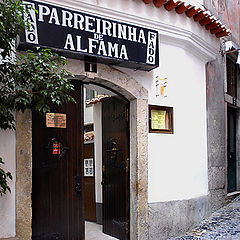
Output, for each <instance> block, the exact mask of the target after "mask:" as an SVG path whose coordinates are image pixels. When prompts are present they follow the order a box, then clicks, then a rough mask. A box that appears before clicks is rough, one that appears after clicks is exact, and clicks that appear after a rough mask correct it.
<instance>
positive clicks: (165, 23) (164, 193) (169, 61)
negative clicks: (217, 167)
mask: <svg viewBox="0 0 240 240" xmlns="http://www.w3.org/2000/svg"><path fill="white" fill-rule="evenodd" d="M46 2H50V3H55V4H57V5H62V6H66V7H70V8H72V9H76V10H79V11H84V12H87V13H90V14H94V15H98V16H102V17H105V18H112V19H116V20H120V21H123V22H127V23H131V24H136V25H138V26H144V27H147V28H153V29H156V30H158V31H159V33H160V34H161V37H160V42H161V47H160V67H159V68H158V69H156V70H154V71H151V72H141V71H133V70H130V69H121V71H124V72H125V73H127V74H129V75H130V76H131V77H133V78H135V79H137V80H138V81H139V82H140V83H141V84H142V85H143V86H144V87H145V88H146V89H148V91H149V96H150V97H149V99H148V100H149V104H156V105H163V106H172V107H174V134H173V135H167V134H149V149H148V154H149V155H148V162H149V172H148V176H149V182H148V184H149V185H148V189H149V194H148V197H149V202H160V201H169V200H180V199H189V198H194V197H198V196H202V195H206V194H207V193H208V186H207V182H208V180H207V137H206V82H205V63H206V62H207V60H210V59H211V58H212V59H213V58H214V56H215V54H216V53H217V50H218V48H219V40H218V39H217V38H216V37H215V36H214V35H212V34H210V32H209V31H206V29H205V28H204V27H202V26H200V24H199V23H197V22H195V21H194V20H193V19H192V18H188V17H186V15H185V14H181V15H179V14H176V12H175V11H170V12H168V11H166V10H165V9H164V8H163V7H162V8H156V7H155V6H154V5H153V4H149V5H146V4H144V3H143V2H142V1H141V0H115V1H112V0H87V1H80V0H77V1H76V0H65V1H63V2H61V3H59V2H58V1H56V0H48V1H46ZM197 2H199V1H197ZM139 17H141V18H139ZM193 33H194V34H193ZM156 76H160V77H162V78H165V77H166V78H167V79H168V97H166V98H165V99H161V98H157V97H156V96H155V94H156V89H155V78H156ZM96 145H97V144H96ZM97 199H98V197H97Z"/></svg>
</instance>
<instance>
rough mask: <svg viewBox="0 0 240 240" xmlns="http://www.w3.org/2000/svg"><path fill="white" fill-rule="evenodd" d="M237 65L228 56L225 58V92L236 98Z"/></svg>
mask: <svg viewBox="0 0 240 240" xmlns="http://www.w3.org/2000/svg"><path fill="white" fill-rule="evenodd" d="M238 71H239V69H238V65H237V64H235V62H233V61H232V60H231V59H230V58H227V94H229V95H230V96H232V97H233V98H237V75H238Z"/></svg>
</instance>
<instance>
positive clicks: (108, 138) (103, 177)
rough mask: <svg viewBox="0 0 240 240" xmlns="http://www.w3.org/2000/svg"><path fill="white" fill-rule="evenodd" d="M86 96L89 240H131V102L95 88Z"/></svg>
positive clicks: (87, 88)
mask: <svg viewBox="0 0 240 240" xmlns="http://www.w3.org/2000/svg"><path fill="white" fill-rule="evenodd" d="M84 93H85V94H84V99H85V100H84V105H85V111H84V129H85V134H84V135H85V136H84V156H85V157H84V179H83V183H84V216H85V220H86V231H85V232H86V234H85V235H86V239H94V236H97V239H108V236H106V235H104V234H102V233H105V234H107V235H110V236H113V237H116V238H117V239H129V232H130V231H129V228H130V226H129V221H130V218H129V213H130V205H129V203H130V195H129V180H130V179H129V172H130V171H129V170H130V169H129V168H130V166H129V159H130V153H129V135H130V134H129V101H128V100H126V99H125V98H124V97H122V96H120V95H119V94H117V93H115V92H113V91H110V90H109V89H106V88H104V87H101V86H99V85H95V84H86V85H85V87H84ZM93 223H96V224H100V225H98V226H96V224H95V225H94V224H93ZM109 239H112V238H109Z"/></svg>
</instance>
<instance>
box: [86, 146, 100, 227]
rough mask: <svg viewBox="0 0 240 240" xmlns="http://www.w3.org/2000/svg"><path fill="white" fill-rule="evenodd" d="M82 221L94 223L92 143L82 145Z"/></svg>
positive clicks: (94, 201)
mask: <svg viewBox="0 0 240 240" xmlns="http://www.w3.org/2000/svg"><path fill="white" fill-rule="evenodd" d="M83 156H84V164H83V165H84V178H83V191H84V194H83V195H84V219H85V220H88V221H93V222H96V220H97V219H96V200H95V163H94V143H87V144H84V147H83Z"/></svg>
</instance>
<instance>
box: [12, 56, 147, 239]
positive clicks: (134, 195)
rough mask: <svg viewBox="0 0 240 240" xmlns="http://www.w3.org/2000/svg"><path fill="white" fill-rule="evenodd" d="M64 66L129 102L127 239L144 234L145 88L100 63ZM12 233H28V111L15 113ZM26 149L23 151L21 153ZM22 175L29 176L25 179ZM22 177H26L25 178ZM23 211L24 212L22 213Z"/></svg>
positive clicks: (27, 236) (73, 62) (24, 236)
mask: <svg viewBox="0 0 240 240" xmlns="http://www.w3.org/2000/svg"><path fill="white" fill-rule="evenodd" d="M66 70H68V71H70V72H72V73H73V74H74V75H75V76H76V78H77V79H79V80H80V81H83V82H84V83H88V82H90V81H91V82H94V83H95V84H101V85H104V86H105V87H108V88H111V89H113V90H115V91H116V92H118V93H120V94H122V95H124V96H125V97H126V98H127V99H128V100H129V102H130V114H129V121H130V192H131V195H130V219H131V221H130V239H146V238H147V237H148V221H147V219H148V204H147V199H148V194H147V193H148V184H147V179H148V175H147V172H148V171H147V169H148V161H147V156H148V154H147V149H148V147H147V145H148V134H147V132H148V129H147V126H148V120H147V119H148V105H147V103H148V102H147V96H148V93H147V91H146V89H145V88H144V87H143V86H142V85H141V84H139V83H138V82H137V81H136V80H135V79H134V78H132V77H130V76H129V75H126V74H125V73H123V72H121V71H119V70H116V69H114V68H113V67H110V66H106V65H103V64H99V65H98V73H97V74H95V75H91V74H88V73H86V72H84V64H83V63H82V62H81V61H78V60H73V59H69V60H68V66H67V67H66ZM16 125H17V131H16V135H17V140H16V146H17V150H16V157H17V159H18V164H17V169H16V172H17V182H16V233H17V237H19V238H21V239H23V240H25V239H26V240H27V239H30V238H31V236H32V225H31V222H32V205H31V193H32V179H31V174H32V167H31V166H32V114H31V112H29V111H26V112H25V113H24V114H22V113H17V115H16ZM23 152H26V154H24V155H23V154H22V153H23ZM26 176H29V177H28V178H27V179H26ZM25 179H26V181H25ZM23 213H24V214H23Z"/></svg>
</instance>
